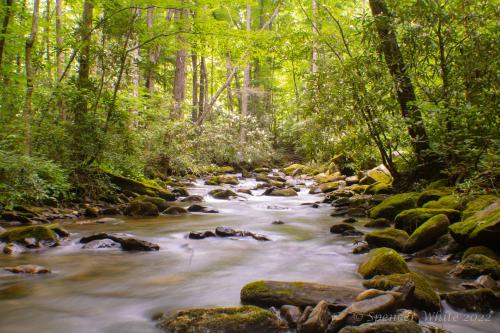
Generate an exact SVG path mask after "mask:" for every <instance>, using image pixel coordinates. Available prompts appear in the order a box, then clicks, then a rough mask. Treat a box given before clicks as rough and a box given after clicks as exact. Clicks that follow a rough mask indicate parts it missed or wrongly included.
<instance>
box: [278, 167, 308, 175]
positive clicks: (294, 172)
mask: <svg viewBox="0 0 500 333" xmlns="http://www.w3.org/2000/svg"><path fill="white" fill-rule="evenodd" d="M305 167H306V166H305V165H302V164H292V165H289V166H287V167H286V168H284V169H283V172H284V173H285V175H287V176H292V175H297V174H299V173H300V172H301V171H302V170H304V168H305Z"/></svg>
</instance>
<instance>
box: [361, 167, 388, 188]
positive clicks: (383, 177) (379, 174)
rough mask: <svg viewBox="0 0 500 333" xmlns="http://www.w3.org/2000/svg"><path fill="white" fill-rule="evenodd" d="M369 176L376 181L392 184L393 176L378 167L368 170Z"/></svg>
mask: <svg viewBox="0 0 500 333" xmlns="http://www.w3.org/2000/svg"><path fill="white" fill-rule="evenodd" d="M367 176H368V177H370V178H372V179H373V180H375V182H376V183H384V184H392V177H391V176H389V175H388V174H386V173H385V172H383V171H381V170H378V169H372V170H370V171H368V174H367Z"/></svg>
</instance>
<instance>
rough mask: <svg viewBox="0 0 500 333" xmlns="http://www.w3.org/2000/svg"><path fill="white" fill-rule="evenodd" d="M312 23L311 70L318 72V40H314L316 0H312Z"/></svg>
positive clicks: (316, 19) (316, 25) (316, 22)
mask: <svg viewBox="0 0 500 333" xmlns="http://www.w3.org/2000/svg"><path fill="white" fill-rule="evenodd" d="M312 24H313V45H312V61H311V63H312V65H311V72H312V74H316V73H317V72H318V42H316V38H315V36H316V32H317V31H318V6H317V3H316V0H312Z"/></svg>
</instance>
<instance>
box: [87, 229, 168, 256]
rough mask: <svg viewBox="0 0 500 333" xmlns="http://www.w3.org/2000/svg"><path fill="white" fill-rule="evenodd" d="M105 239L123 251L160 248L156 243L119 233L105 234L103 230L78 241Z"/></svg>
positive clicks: (89, 241)
mask: <svg viewBox="0 0 500 333" xmlns="http://www.w3.org/2000/svg"><path fill="white" fill-rule="evenodd" d="M106 239H109V240H112V241H113V242H116V243H118V244H120V245H121V247H122V249H123V250H124V251H158V250H159V249H160V246H159V245H158V244H154V243H150V242H148V241H144V240H140V239H136V238H131V237H123V236H121V235H113V234H107V233H104V232H102V233H98V234H94V235H90V236H86V237H82V238H81V239H80V243H82V244H89V243H91V242H94V241H97V240H106Z"/></svg>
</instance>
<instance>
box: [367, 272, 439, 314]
mask: <svg viewBox="0 0 500 333" xmlns="http://www.w3.org/2000/svg"><path fill="white" fill-rule="evenodd" d="M408 281H412V282H413V283H414V284H415V292H414V294H413V299H412V305H413V306H414V307H416V308H418V309H421V310H426V311H438V310H439V309H440V308H441V305H440V299H439V295H438V294H437V293H436V292H435V291H434V289H433V288H432V287H431V285H430V284H429V282H428V281H427V279H426V278H425V277H423V276H422V275H420V274H418V273H414V272H411V273H405V274H392V275H387V276H376V277H374V278H373V279H371V280H368V281H364V282H363V286H365V288H373V289H380V290H390V289H392V288H394V287H398V286H404V285H405V284H406V283H407V282H408Z"/></svg>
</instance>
